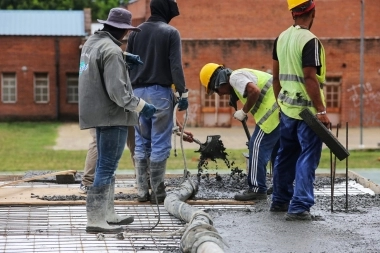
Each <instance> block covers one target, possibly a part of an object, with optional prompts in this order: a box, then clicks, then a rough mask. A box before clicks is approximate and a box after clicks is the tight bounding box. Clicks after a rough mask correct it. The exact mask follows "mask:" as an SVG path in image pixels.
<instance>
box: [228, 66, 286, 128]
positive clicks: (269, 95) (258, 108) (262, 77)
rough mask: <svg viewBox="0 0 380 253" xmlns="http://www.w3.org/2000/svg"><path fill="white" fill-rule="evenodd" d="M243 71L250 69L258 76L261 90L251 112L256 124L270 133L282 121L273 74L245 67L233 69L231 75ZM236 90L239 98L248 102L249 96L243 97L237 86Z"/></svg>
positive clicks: (243, 101)
mask: <svg viewBox="0 0 380 253" xmlns="http://www.w3.org/2000/svg"><path fill="white" fill-rule="evenodd" d="M241 71H249V72H251V73H253V74H255V75H256V76H257V78H258V83H257V86H258V87H259V88H260V91H261V92H260V95H259V99H258V100H257V102H256V103H255V105H254V106H253V107H252V109H251V110H250V112H251V113H252V115H253V118H254V119H255V122H256V125H258V126H259V127H260V128H261V130H263V132H264V133H267V134H268V133H270V132H272V131H273V130H274V129H275V128H276V127H277V126H278V124H279V123H280V120H279V107H278V105H277V103H276V99H275V97H274V93H273V86H272V80H273V78H272V75H270V74H268V73H266V72H262V71H258V70H254V69H246V68H243V69H237V70H235V71H233V72H232V73H231V76H233V75H234V74H236V73H239V72H241ZM234 91H235V94H236V95H237V96H238V98H239V100H240V101H241V102H242V103H243V104H245V103H246V102H247V98H245V97H243V95H242V94H240V93H239V92H238V91H237V90H236V89H235V88H234Z"/></svg>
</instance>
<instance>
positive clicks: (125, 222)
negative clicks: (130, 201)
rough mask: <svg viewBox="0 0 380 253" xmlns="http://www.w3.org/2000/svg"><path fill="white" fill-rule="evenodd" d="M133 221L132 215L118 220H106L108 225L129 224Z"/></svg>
mask: <svg viewBox="0 0 380 253" xmlns="http://www.w3.org/2000/svg"><path fill="white" fill-rule="evenodd" d="M134 221H135V218H134V217H128V218H126V219H124V220H122V221H120V222H109V221H107V223H108V224H109V225H128V224H131V223H132V222H134Z"/></svg>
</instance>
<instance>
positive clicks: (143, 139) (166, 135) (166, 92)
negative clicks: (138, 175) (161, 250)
mask: <svg viewBox="0 0 380 253" xmlns="http://www.w3.org/2000/svg"><path fill="white" fill-rule="evenodd" d="M133 91H134V94H135V96H137V97H140V98H142V99H144V100H145V101H146V102H147V103H150V104H153V105H154V106H155V107H156V108H157V111H156V113H155V114H154V115H153V117H152V118H150V119H146V118H144V117H143V116H140V117H139V124H138V125H137V126H135V141H136V143H135V145H136V146H135V159H139V160H142V159H150V161H151V162H161V161H163V160H166V159H167V158H168V157H169V155H170V150H171V148H172V146H171V137H172V132H173V109H174V104H173V91H172V89H171V87H163V86H160V85H152V86H147V87H141V88H135V89H134V90H133Z"/></svg>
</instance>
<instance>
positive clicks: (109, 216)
mask: <svg viewBox="0 0 380 253" xmlns="http://www.w3.org/2000/svg"><path fill="white" fill-rule="evenodd" d="M114 196H115V177H113V178H112V181H111V184H110V195H109V198H108V204H107V213H106V220H107V222H108V224H110V225H128V224H131V223H132V222H133V221H134V220H135V219H134V217H133V216H126V215H118V214H117V213H116V212H115V202H114V198H115V197H114Z"/></svg>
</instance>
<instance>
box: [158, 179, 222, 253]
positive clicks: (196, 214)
mask: <svg viewBox="0 0 380 253" xmlns="http://www.w3.org/2000/svg"><path fill="white" fill-rule="evenodd" d="M197 188H198V187H197V185H196V184H194V182H192V181H191V179H190V178H187V179H186V180H185V181H184V182H183V183H182V184H181V185H180V186H179V187H178V188H176V189H173V190H172V191H171V192H169V193H168V195H167V196H166V199H165V201H164V206H165V208H166V210H167V211H168V212H169V213H170V214H172V215H173V216H175V217H177V218H179V219H181V220H183V221H185V222H186V223H189V226H188V227H187V229H186V231H185V233H184V234H183V236H182V238H181V249H182V251H183V252H185V253H206V252H207V253H224V244H226V243H225V242H224V241H223V238H222V237H221V236H220V235H219V233H218V231H217V230H216V229H215V228H214V227H213V226H212V225H213V222H212V219H211V217H210V216H209V215H208V214H207V213H205V212H203V211H201V210H199V209H197V208H195V207H192V206H190V205H189V204H187V203H185V202H184V201H186V200H187V199H188V198H189V197H191V196H192V195H193V194H195V192H196V191H197ZM226 245H227V244H226Z"/></svg>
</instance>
